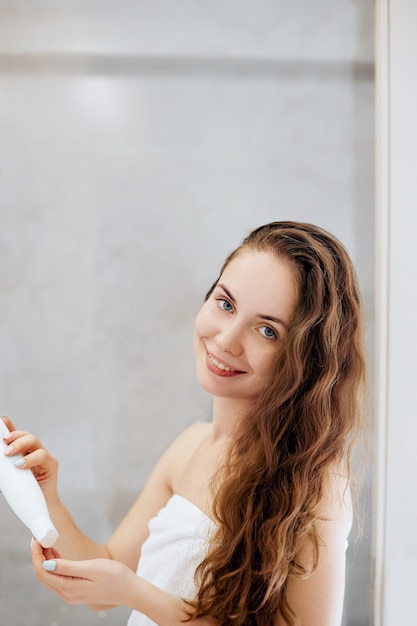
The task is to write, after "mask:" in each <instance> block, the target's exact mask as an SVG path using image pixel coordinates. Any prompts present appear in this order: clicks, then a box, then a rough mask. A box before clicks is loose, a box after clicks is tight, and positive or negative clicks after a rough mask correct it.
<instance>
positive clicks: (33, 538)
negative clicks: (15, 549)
mask: <svg viewBox="0 0 417 626" xmlns="http://www.w3.org/2000/svg"><path fill="white" fill-rule="evenodd" d="M34 541H35V537H32V538H31V540H30V547H32V546H33V542H34Z"/></svg>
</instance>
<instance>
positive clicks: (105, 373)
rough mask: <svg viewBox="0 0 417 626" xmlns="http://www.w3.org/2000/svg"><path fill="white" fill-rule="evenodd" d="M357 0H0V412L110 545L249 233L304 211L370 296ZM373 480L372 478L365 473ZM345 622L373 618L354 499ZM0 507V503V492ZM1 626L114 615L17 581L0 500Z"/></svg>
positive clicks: (12, 534)
mask: <svg viewBox="0 0 417 626" xmlns="http://www.w3.org/2000/svg"><path fill="white" fill-rule="evenodd" d="M373 11H374V2H373V0H338V1H337V2H335V1H334V0H292V2H284V1H283V0H256V2H255V0H135V1H133V0H131V1H128V0H119V1H118V2H114V1H113V2H108V1H107V0H96V1H95V0H84V1H77V0H54V1H49V2H48V1H46V0H45V1H44V0H22V1H19V0H14V1H7V0H0V354H1V356H2V358H1V360H0V411H1V413H2V414H4V415H6V414H7V415H9V416H10V417H11V418H12V419H13V420H14V422H15V424H16V425H17V426H18V427H19V428H22V429H25V430H31V431H34V432H35V433H36V434H37V435H38V436H39V437H40V438H41V440H42V441H43V443H44V444H45V445H46V446H47V447H48V448H49V449H50V450H51V452H52V453H53V454H54V455H55V456H57V457H58V458H59V459H60V487H61V495H62V499H63V500H64V502H65V503H66V504H67V505H68V507H69V508H70V510H71V511H72V513H73V515H74V517H75V519H76V521H77V523H78V525H79V526H80V528H81V529H82V530H83V531H84V532H86V533H87V534H89V535H90V536H92V537H93V538H95V539H96V540H99V541H100V540H105V539H106V538H107V536H108V535H109V534H110V533H111V531H112V530H113V529H114V527H115V526H116V524H117V523H118V522H119V521H120V519H121V518H122V516H123V514H124V513H125V511H126V510H127V508H128V507H129V505H130V504H131V503H132V502H133V501H134V499H135V498H136V496H137V494H138V493H139V491H140V489H141V487H142V486H143V484H144V481H145V480H146V477H147V475H148V472H149V470H150V468H151V466H152V464H153V463H154V462H155V460H156V459H157V457H158V456H159V454H160V453H161V451H162V450H163V449H164V448H165V447H166V446H167V445H168V443H169V442H170V441H171V440H172V439H173V437H174V436H175V435H176V434H177V433H178V432H179V431H181V430H182V429H183V428H185V427H186V426H187V425H189V424H190V423H192V422H193V421H196V420H204V419H207V417H208V416H209V414H210V398H209V397H208V396H206V395H205V394H204V392H202V391H201V390H200V389H199V387H198V385H197V383H196V380H195V376H194V359H193V351H192V332H193V319H194V316H195V314H196V312H197V311H198V308H199V306H200V304H201V302H202V300H203V297H204V294H205V292H206V290H207V288H208V287H209V286H210V285H211V283H212V282H213V280H214V279H215V278H216V277H217V272H218V270H219V268H220V265H221V264H222V262H223V260H224V258H225V257H226V256H227V255H228V254H229V252H230V251H231V250H232V249H233V248H234V247H235V246H236V245H238V243H239V242H240V241H241V239H242V238H243V237H244V236H245V235H246V234H247V233H248V232H249V230H251V229H252V228H253V227H255V226H258V225H260V224H262V223H265V222H268V221H271V220H280V219H294V220H304V221H309V222H314V223H316V224H319V225H320V226H322V227H324V228H326V229H328V230H330V231H331V232H332V233H334V234H335V235H336V236H337V237H339V238H340V239H341V240H342V241H343V242H344V244H345V245H346V247H347V249H348V251H349V252H350V254H351V256H352V258H353V261H354V263H355V265H356V267H357V270H358V274H359V279H360V282H361V287H362V291H363V296H364V300H365V306H366V316H367V319H366V322H367V341H368V349H369V360H370V365H371V368H372V353H373V346H372V337H373V324H374V312H373V298H374V293H373V291H374V43H373V36H374V15H373ZM369 474H371V473H370V472H369ZM371 493H372V484H371V479H370V478H369V477H367V478H366V482H365V489H364V496H363V498H362V500H363V509H364V514H363V527H364V528H363V535H362V538H360V539H356V538H355V537H354V538H353V539H352V540H351V545H350V548H349V550H348V563H347V580H348V584H347V591H346V602H345V616H344V626H369V624H370V605H371V597H372V589H371V587H372V582H371V574H370V570H371V567H370V561H371V557H370V553H371V549H370V545H371V536H370V510H369V508H370V507H369V503H370V501H371ZM0 498H1V497H0ZM0 530H1V533H0V558H1V569H0V609H1V622H2V624H5V625H7V626H22V624H30V625H31V626H70V625H74V624H82V625H83V626H92V625H95V624H109V625H112V626H122V625H123V624H124V623H125V622H126V619H127V616H128V614H129V611H128V610H125V609H123V608H121V609H116V610H113V611H110V612H108V613H99V614H96V613H92V612H90V611H89V610H88V609H87V608H85V607H73V606H72V607H69V606H66V605H65V604H64V603H63V602H62V601H61V600H59V599H58V598H56V597H55V596H53V595H52V594H50V593H49V592H47V591H46V590H44V589H43V588H41V587H40V585H39V584H38V583H37V582H36V580H35V579H34V577H33V572H32V569H31V564H30V559H29V541H30V536H29V533H28V531H27V529H26V528H25V527H24V526H23V525H22V524H21V523H20V522H19V521H18V520H16V518H15V517H14V514H13V513H12V512H11V511H10V510H9V508H8V506H7V504H6V503H5V502H4V501H2V500H1V499H0Z"/></svg>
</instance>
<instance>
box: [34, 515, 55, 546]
mask: <svg viewBox="0 0 417 626" xmlns="http://www.w3.org/2000/svg"><path fill="white" fill-rule="evenodd" d="M29 528H30V531H31V533H32V535H33V536H34V537H35V539H36V540H37V541H39V543H40V544H41V546H43V547H44V548H51V547H52V546H53V545H54V543H55V542H56V540H57V539H58V537H59V535H58V532H57V530H56V528H55V526H54V525H53V524H52V522H51V520H50V519H49V517H47V516H46V515H40V516H39V517H36V518H35V519H34V520H33V521H32V522H31V523H30V525H29Z"/></svg>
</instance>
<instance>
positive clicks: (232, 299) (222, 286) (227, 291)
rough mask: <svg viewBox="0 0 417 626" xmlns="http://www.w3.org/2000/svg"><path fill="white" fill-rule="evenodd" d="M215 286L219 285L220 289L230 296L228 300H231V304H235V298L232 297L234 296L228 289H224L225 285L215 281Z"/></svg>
mask: <svg viewBox="0 0 417 626" xmlns="http://www.w3.org/2000/svg"><path fill="white" fill-rule="evenodd" d="M217 287H220V288H221V289H223V291H224V293H225V294H226V295H227V296H228V297H229V298H230V300H231V301H232V302H233V304H236V300H235V299H234V297H233V296H232V294H231V293H230V291H229V290H228V289H226V287H225V286H224V285H222V283H217Z"/></svg>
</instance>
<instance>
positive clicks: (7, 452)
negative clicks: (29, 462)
mask: <svg viewBox="0 0 417 626" xmlns="http://www.w3.org/2000/svg"><path fill="white" fill-rule="evenodd" d="M13 450H14V446H12V444H10V445H8V446H7V447H6V448H4V454H11V453H12V452H13Z"/></svg>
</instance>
